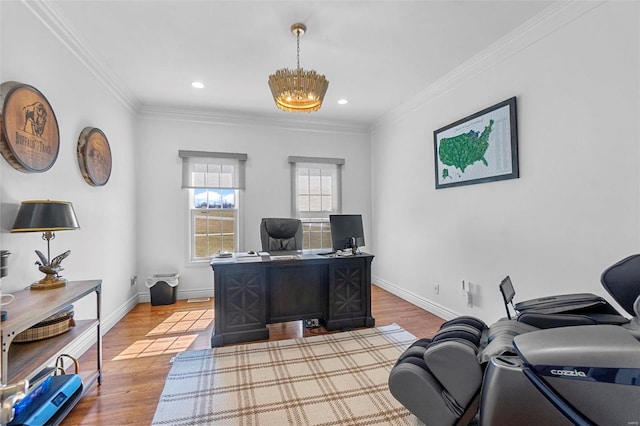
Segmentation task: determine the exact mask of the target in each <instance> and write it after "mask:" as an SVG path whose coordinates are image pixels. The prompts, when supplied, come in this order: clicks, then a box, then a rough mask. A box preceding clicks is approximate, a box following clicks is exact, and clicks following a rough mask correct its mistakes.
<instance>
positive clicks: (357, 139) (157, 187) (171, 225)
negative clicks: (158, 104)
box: [136, 112, 371, 300]
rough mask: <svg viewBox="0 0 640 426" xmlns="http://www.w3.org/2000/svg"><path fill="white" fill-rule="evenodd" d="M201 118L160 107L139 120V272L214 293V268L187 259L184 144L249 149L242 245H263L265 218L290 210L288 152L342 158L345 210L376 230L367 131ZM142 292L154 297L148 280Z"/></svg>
mask: <svg viewBox="0 0 640 426" xmlns="http://www.w3.org/2000/svg"><path fill="white" fill-rule="evenodd" d="M198 117H199V118H198V120H194V118H193V115H192V114H189V113H188V112H174V113H172V114H160V113H158V112H155V113H153V114H144V117H143V118H142V119H141V121H140V122H139V132H138V138H137V143H136V150H137V156H138V158H140V159H141V160H142V161H140V162H139V167H138V169H137V175H136V182H137V186H138V189H137V193H138V198H137V211H138V224H139V226H138V232H137V237H138V241H139V243H140V251H139V253H138V258H139V264H138V271H139V273H140V277H141V278H145V277H148V276H150V275H152V274H157V273H165V272H178V273H180V276H181V278H180V285H179V286H178V298H188V297H197V296H212V295H213V286H212V283H213V272H212V271H211V268H210V267H209V265H208V263H206V262H205V263H198V264H192V263H190V262H189V260H188V255H189V239H188V224H189V216H188V211H187V190H183V189H181V187H180V185H181V179H182V174H181V170H182V163H181V160H180V159H179V158H178V151H179V150H194V151H213V152H239V153H246V154H248V160H247V162H246V190H245V191H242V192H243V194H242V201H243V203H242V209H243V212H244V214H243V216H242V217H241V218H240V223H241V227H242V234H241V235H242V236H241V241H240V247H239V249H240V250H260V249H261V245H260V234H259V225H260V220H261V218H263V217H290V216H291V169H290V165H289V163H288V161H287V159H288V156H290V155H295V156H316V157H336V158H344V159H345V165H344V166H343V193H342V197H343V212H344V213H361V214H362V215H363V222H364V226H365V235H370V233H371V228H370V226H371V197H370V194H371V181H370V160H369V159H370V150H369V134H368V132H358V131H355V132H350V131H330V132H327V131H323V130H321V129H313V128H311V126H309V127H308V128H307V127H305V126H300V125H299V124H298V123H296V122H293V121H292V122H291V123H290V124H289V125H285V127H287V128H286V129H283V128H278V127H273V126H272V125H270V123H269V122H266V121H264V120H262V121H261V120H259V119H256V120H251V119H250V118H247V119H246V120H241V122H239V123H236V124H229V121H227V122H226V124H225V123H222V122H220V121H219V120H217V119H216V118H215V117H213V116H209V117H206V116H203V115H202V114H199V115H198ZM285 117H289V116H285ZM291 117H293V116H291ZM325 130H326V129H325ZM365 249H366V248H365ZM140 295H141V300H148V290H147V289H146V287H145V286H144V283H142V282H141V283H140Z"/></svg>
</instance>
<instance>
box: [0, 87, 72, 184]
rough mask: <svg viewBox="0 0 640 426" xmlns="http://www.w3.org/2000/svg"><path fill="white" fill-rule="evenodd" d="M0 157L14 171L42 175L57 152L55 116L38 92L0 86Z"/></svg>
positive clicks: (58, 138) (34, 89)
mask: <svg viewBox="0 0 640 426" xmlns="http://www.w3.org/2000/svg"><path fill="white" fill-rule="evenodd" d="M0 101H1V104H2V111H1V112H0V127H1V128H2V131H1V132H0V153H2V156H3V157H4V159H5V160H7V162H8V163H9V164H11V166H13V168H15V169H16V170H20V171H21V172H25V173H40V172H45V171H47V170H49V169H50V168H51V166H53V163H55V162H56V159H57V158H58V151H59V150H60V131H59V129H58V121H57V119H56V115H55V114H54V112H53V109H52V108H51V105H50V104H49V101H47V98H45V97H44V95H43V94H42V93H40V91H39V90H38V89H36V88H35V87H33V86H29V85H28V84H23V83H18V82H17V81H6V82H4V83H2V85H0Z"/></svg>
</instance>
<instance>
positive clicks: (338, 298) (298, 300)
mask: <svg viewBox="0 0 640 426" xmlns="http://www.w3.org/2000/svg"><path fill="white" fill-rule="evenodd" d="M273 254H275V255H284V256H287V255H291V256H292V257H293V258H292V259H286V260H269V257H266V256H265V257H262V258H261V259H262V260H261V261H260V260H258V259H254V260H256V261H251V259H240V260H241V261H236V259H235V257H234V258H233V259H229V260H228V261H225V260H221V259H214V260H213V261H212V262H211V267H212V268H213V273H214V279H215V284H214V286H215V290H214V297H215V320H214V329H213V333H212V335H211V347H216V346H223V345H226V344H229V343H238V342H247V341H251V340H263V339H268V338H269V329H268V328H267V324H271V323H277V322H285V321H295V320H305V319H316V318H317V319H319V320H320V322H321V324H322V325H323V326H325V327H326V328H327V330H342V329H352V328H356V327H373V326H374V325H375V319H374V318H373V317H372V316H371V261H372V260H373V255H371V254H366V253H363V254H358V255H355V256H348V257H329V256H322V255H318V254H314V253H306V252H304V253H303V252H293V253H291V252H286V253H277V254H276V253H273Z"/></svg>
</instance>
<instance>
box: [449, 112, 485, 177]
mask: <svg viewBox="0 0 640 426" xmlns="http://www.w3.org/2000/svg"><path fill="white" fill-rule="evenodd" d="M492 129H493V120H490V121H489V125H488V126H486V127H485V128H484V131H483V132H482V134H480V132H477V131H475V130H470V131H469V132H468V133H463V134H461V135H456V136H453V137H450V138H442V139H441V140H440V147H439V148H438V157H440V161H441V162H442V164H445V165H447V166H451V167H455V168H457V169H459V170H460V171H461V172H462V173H464V170H465V169H466V168H467V167H468V166H470V165H472V164H473V163H475V162H477V161H482V163H483V164H484V165H485V166H489V164H488V163H487V160H486V159H485V158H484V154H485V153H486V152H487V148H489V135H490V134H491V130H492ZM448 177H450V176H449V169H446V168H445V169H443V170H442V178H443V179H445V178H448Z"/></svg>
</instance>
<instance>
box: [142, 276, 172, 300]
mask: <svg viewBox="0 0 640 426" xmlns="http://www.w3.org/2000/svg"><path fill="white" fill-rule="evenodd" d="M179 278H180V275H178V274H156V275H152V276H150V277H149V278H147V287H149V293H150V294H151V306H158V305H173V304H174V303H176V293H177V288H178V284H179V281H180V280H179Z"/></svg>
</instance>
